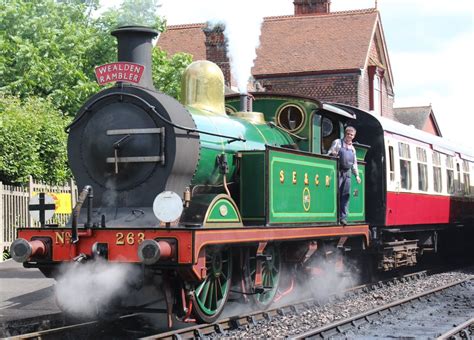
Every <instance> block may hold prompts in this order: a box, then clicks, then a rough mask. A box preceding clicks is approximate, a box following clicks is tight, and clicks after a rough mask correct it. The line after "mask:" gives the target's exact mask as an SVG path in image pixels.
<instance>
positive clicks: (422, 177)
mask: <svg viewBox="0 0 474 340" xmlns="http://www.w3.org/2000/svg"><path fill="white" fill-rule="evenodd" d="M416 159H417V161H418V190H421V191H428V164H427V159H426V150H425V149H422V148H418V147H417V148H416Z"/></svg>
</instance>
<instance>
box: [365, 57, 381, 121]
mask: <svg viewBox="0 0 474 340" xmlns="http://www.w3.org/2000/svg"><path fill="white" fill-rule="evenodd" d="M367 70H368V75H369V109H370V111H372V112H373V113H374V114H376V115H382V81H383V75H384V70H383V69H382V68H380V67H377V66H369V67H368V69H367Z"/></svg>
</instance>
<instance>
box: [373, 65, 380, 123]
mask: <svg viewBox="0 0 474 340" xmlns="http://www.w3.org/2000/svg"><path fill="white" fill-rule="evenodd" d="M381 87H382V86H381V79H380V77H379V76H378V75H377V74H375V76H374V108H373V111H374V113H375V114H376V115H379V116H381V115H382V89H381Z"/></svg>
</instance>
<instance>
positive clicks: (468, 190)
mask: <svg viewBox="0 0 474 340" xmlns="http://www.w3.org/2000/svg"><path fill="white" fill-rule="evenodd" d="M462 171H463V173H464V174H463V176H464V177H463V179H464V193H465V194H466V195H469V194H470V193H471V179H470V177H469V163H468V162H467V161H462Z"/></svg>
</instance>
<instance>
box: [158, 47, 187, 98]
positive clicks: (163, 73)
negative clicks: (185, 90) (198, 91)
mask: <svg viewBox="0 0 474 340" xmlns="http://www.w3.org/2000/svg"><path fill="white" fill-rule="evenodd" d="M152 57H153V70H152V72H153V84H154V85H155V88H156V89H157V90H160V91H162V92H164V93H166V94H168V95H170V96H172V97H174V98H177V99H180V96H181V75H182V74H183V72H184V70H185V69H186V67H187V66H188V65H189V64H190V63H191V62H192V61H193V60H192V56H191V55H190V54H187V53H176V54H175V55H173V56H172V57H171V58H168V54H167V53H166V52H165V51H163V50H161V49H160V48H159V47H156V48H154V49H153V55H152Z"/></svg>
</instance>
